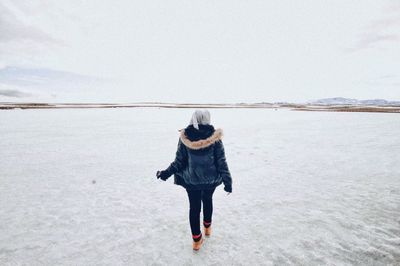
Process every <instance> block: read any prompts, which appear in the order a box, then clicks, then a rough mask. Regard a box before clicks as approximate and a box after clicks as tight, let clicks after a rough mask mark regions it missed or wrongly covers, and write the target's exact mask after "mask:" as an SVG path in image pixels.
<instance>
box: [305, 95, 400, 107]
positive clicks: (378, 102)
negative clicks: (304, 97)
mask: <svg viewBox="0 0 400 266" xmlns="http://www.w3.org/2000/svg"><path fill="white" fill-rule="evenodd" d="M308 104H318V105H373V106H382V105H400V101H388V100H385V99H370V100H358V99H351V98H343V97H335V98H324V99H318V100H313V101H309V102H308Z"/></svg>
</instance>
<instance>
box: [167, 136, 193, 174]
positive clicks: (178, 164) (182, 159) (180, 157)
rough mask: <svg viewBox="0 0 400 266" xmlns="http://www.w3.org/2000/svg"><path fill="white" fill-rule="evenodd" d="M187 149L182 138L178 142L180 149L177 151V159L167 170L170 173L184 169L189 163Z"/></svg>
mask: <svg viewBox="0 0 400 266" xmlns="http://www.w3.org/2000/svg"><path fill="white" fill-rule="evenodd" d="M187 156H188V155H187V150H186V147H185V145H184V144H183V143H182V141H181V139H179V142H178V149H177V151H176V156H175V160H174V161H173V162H172V163H171V164H170V165H169V167H168V168H167V171H168V172H169V173H170V175H173V174H175V173H177V172H180V171H182V170H183V169H184V168H185V167H186V165H187V160H188V158H187Z"/></svg>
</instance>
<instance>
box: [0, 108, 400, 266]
mask: <svg viewBox="0 0 400 266" xmlns="http://www.w3.org/2000/svg"><path fill="white" fill-rule="evenodd" d="M191 112H192V110H190V109H157V108H154V109H79V110H75V109H67V110H65V109H63V110H11V111H2V112H0V158H1V159H0V221H1V222H0V265H13V264H26V265H37V264H45V265H55V264H63V265H94V264H96V265H124V264H125V265H192V264H194V265H260V264H262V265H291V264H293V265H326V264H328V265H346V264H358V265H387V264H392V265H399V264H400V115H398V114H381V113H327V112H321V113H320V112H292V111H288V110H281V109H280V110H277V111H275V110H273V109H257V110H254V109H239V110H237V109H228V110H211V114H212V120H213V123H214V124H215V126H217V127H222V128H223V129H224V131H225V138H224V144H225V150H226V153H227V159H228V163H229V166H230V168H231V172H232V176H233V179H234V185H233V194H231V195H229V196H227V195H226V193H224V192H223V190H222V187H219V188H218V189H217V191H216V194H215V198H214V217H213V235H212V237H211V238H209V239H206V242H205V244H204V246H203V248H202V249H201V250H200V251H199V252H198V253H194V252H193V251H192V249H191V235H190V229H189V223H188V220H187V219H188V201H187V195H186V193H185V191H184V190H183V189H182V188H180V187H178V186H175V185H173V182H172V179H170V180H168V181H167V182H162V181H159V180H156V178H155V172H156V171H157V170H159V169H162V168H165V167H167V166H168V164H169V163H170V162H171V161H172V160H173V158H174V155H175V149H176V145H177V142H178V131H177V130H178V129H180V128H183V127H185V126H186V124H187V122H188V121H189V119H190V116H191Z"/></svg>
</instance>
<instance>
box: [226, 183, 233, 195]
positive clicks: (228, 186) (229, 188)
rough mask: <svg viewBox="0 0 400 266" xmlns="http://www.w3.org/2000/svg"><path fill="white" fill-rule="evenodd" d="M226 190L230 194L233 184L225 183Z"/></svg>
mask: <svg viewBox="0 0 400 266" xmlns="http://www.w3.org/2000/svg"><path fill="white" fill-rule="evenodd" d="M224 190H225V191H226V192H228V195H229V194H230V193H232V186H230V185H225V186H224Z"/></svg>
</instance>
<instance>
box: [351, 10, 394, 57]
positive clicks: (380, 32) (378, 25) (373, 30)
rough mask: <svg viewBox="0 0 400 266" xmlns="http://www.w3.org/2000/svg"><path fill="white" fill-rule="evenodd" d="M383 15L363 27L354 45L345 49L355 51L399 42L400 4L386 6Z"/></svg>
mask: <svg viewBox="0 0 400 266" xmlns="http://www.w3.org/2000/svg"><path fill="white" fill-rule="evenodd" d="M383 16H384V17H383V18H381V19H377V20H373V21H371V22H370V23H369V24H368V25H367V26H365V27H363V29H362V32H361V33H360V34H359V35H358V37H357V41H356V42H355V44H354V46H353V47H351V48H349V49H347V51H348V52H357V51H361V50H366V49H370V48H375V47H383V46H384V45H385V44H388V43H397V42H400V5H392V6H390V7H387V8H386V9H385V14H384V15H383ZM379 45H380V46H379Z"/></svg>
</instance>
